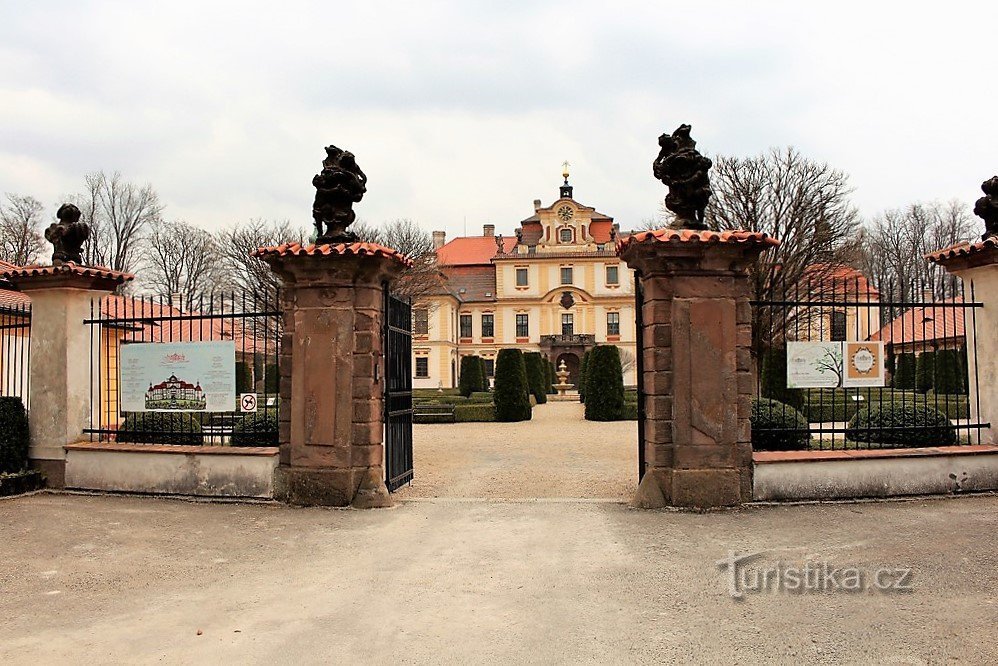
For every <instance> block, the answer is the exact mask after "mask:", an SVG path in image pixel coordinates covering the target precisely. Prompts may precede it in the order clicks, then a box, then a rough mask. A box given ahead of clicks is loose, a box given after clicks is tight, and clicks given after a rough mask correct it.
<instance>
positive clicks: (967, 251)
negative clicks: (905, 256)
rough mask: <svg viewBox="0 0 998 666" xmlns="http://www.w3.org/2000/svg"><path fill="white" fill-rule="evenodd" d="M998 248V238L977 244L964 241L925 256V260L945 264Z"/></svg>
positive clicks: (991, 238)
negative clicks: (958, 258) (950, 260)
mask: <svg viewBox="0 0 998 666" xmlns="http://www.w3.org/2000/svg"><path fill="white" fill-rule="evenodd" d="M996 248H998V238H995V237H994V236H992V237H990V238H987V239H986V240H982V241H978V242H976V243H968V242H966V241H964V242H963V243H957V244H956V245H953V246H952V247H948V248H945V249H943V250H936V251H935V252H930V253H929V254H927V255H925V258H926V259H928V260H929V261H932V262H936V263H938V262H944V261H946V260H947V259H955V258H957V257H969V256H971V255H975V254H979V253H981V252H984V251H986V250H993V249H996Z"/></svg>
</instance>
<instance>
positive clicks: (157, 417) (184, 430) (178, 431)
mask: <svg viewBox="0 0 998 666" xmlns="http://www.w3.org/2000/svg"><path fill="white" fill-rule="evenodd" d="M117 440H118V441H119V442H141V443H142V444H195V445H199V444H203V443H204V435H203V434H202V433H201V414H200V413H198V412H182V413H177V412H131V413H129V414H127V415H126V416H125V420H124V421H122V422H121V424H120V425H119V426H118V434H117Z"/></svg>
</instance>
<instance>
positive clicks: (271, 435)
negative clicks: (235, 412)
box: [231, 410, 280, 446]
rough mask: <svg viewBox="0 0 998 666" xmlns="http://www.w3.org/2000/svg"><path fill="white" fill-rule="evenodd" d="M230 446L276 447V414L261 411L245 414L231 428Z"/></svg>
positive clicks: (277, 443) (271, 411) (272, 411)
mask: <svg viewBox="0 0 998 666" xmlns="http://www.w3.org/2000/svg"><path fill="white" fill-rule="evenodd" d="M231 444H232V446H278V445H279V444H280V442H279V441H278V436H277V413H276V412H275V411H274V410H263V411H259V412H257V413H255V414H247V415H246V416H244V417H242V418H241V419H239V420H238V421H237V422H236V424H235V426H233V428H232V439H231Z"/></svg>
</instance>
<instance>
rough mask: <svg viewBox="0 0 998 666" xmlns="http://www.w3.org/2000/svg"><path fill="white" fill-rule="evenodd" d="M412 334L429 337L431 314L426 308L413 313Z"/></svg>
mask: <svg viewBox="0 0 998 666" xmlns="http://www.w3.org/2000/svg"><path fill="white" fill-rule="evenodd" d="M412 332H413V333H415V334H416V335H427V334H428V333H429V332H430V312H429V310H427V309H425V308H420V309H418V310H413V311H412Z"/></svg>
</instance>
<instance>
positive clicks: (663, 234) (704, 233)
mask: <svg viewBox="0 0 998 666" xmlns="http://www.w3.org/2000/svg"><path fill="white" fill-rule="evenodd" d="M636 243H705V244H709V245H717V244H721V243H734V244H739V245H768V246H770V247H776V246H778V245H779V244H780V241H778V240H777V239H775V238H772V237H770V236H769V235H768V234H765V233H763V232H761V231H745V230H742V229H738V230H734V231H710V230H698V229H669V228H665V229H653V230H650V231H639V232H636V233H633V234H631V235H630V236H628V237H627V238H622V239H620V240H619V241H617V251H618V252H619V251H621V250H623V249H624V248H625V247H628V246H630V245H633V244H636Z"/></svg>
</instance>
